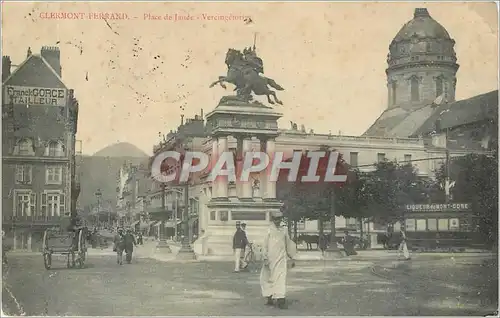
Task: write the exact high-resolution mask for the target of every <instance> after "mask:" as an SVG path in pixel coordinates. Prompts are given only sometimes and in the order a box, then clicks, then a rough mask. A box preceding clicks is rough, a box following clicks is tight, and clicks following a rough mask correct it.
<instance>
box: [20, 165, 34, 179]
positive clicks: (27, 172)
mask: <svg viewBox="0 0 500 318" xmlns="http://www.w3.org/2000/svg"><path fill="white" fill-rule="evenodd" d="M31 176H32V167H31V166H29V165H16V184H31Z"/></svg>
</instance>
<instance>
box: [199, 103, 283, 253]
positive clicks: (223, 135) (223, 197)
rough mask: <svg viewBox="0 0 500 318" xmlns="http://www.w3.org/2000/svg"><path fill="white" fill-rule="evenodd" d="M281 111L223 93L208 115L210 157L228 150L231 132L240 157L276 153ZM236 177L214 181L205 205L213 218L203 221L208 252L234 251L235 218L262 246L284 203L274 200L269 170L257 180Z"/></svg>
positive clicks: (258, 175)
mask: <svg viewBox="0 0 500 318" xmlns="http://www.w3.org/2000/svg"><path fill="white" fill-rule="evenodd" d="M281 116H282V114H281V113H278V112H276V111H274V109H273V108H272V107H269V106H265V105H263V104H262V103H259V102H256V101H255V102H243V101H238V100H235V99H234V97H231V96H229V97H225V98H223V99H222V100H221V102H220V103H219V105H218V106H217V107H216V108H215V109H214V110H213V111H212V112H210V113H208V114H207V128H208V129H210V132H211V135H212V140H213V143H212V156H213V157H212V158H216V156H217V155H220V154H221V153H224V152H227V151H229V149H228V137H232V138H234V139H236V153H235V155H236V158H244V156H245V153H247V152H252V151H254V152H267V153H272V154H274V151H275V142H274V138H276V136H278V123H277V121H278V119H279V118H280V117H281ZM254 137H255V138H254ZM255 139H258V141H257V140H255ZM270 156H271V155H270ZM240 163H242V162H240ZM235 164H236V163H235ZM236 177H237V180H236V182H235V184H229V182H228V180H227V178H220V179H217V180H216V181H215V182H214V183H213V184H212V189H213V196H212V198H210V201H209V202H208V203H207V205H206V208H207V209H206V212H207V213H208V215H209V218H208V221H207V224H206V226H205V230H206V233H207V241H206V244H207V246H208V254H209V255H217V256H228V255H232V254H233V236H234V233H235V231H236V222H237V221H245V223H246V224H247V227H246V232H247V238H248V240H249V241H250V242H254V243H256V244H260V245H262V243H263V242H264V237H265V234H266V233H267V231H268V227H269V224H270V219H269V215H270V213H271V212H273V211H278V210H279V209H280V207H281V203H280V202H279V201H277V200H276V185H275V183H274V182H271V181H270V180H268V176H267V173H266V171H263V172H261V173H255V176H253V177H252V178H254V177H255V178H256V180H258V182H254V183H252V181H251V179H250V180H246V181H241V180H239V179H240V176H239V175H237V176H236ZM254 180H255V179H254ZM257 185H258V186H257ZM257 188H258V191H257Z"/></svg>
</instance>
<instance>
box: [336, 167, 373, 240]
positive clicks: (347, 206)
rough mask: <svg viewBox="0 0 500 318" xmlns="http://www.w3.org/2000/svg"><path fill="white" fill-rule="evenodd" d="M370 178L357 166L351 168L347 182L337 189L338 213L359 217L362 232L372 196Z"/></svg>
mask: <svg viewBox="0 0 500 318" xmlns="http://www.w3.org/2000/svg"><path fill="white" fill-rule="evenodd" d="M368 180H369V179H368V178H367V176H366V175H365V174H364V173H361V172H360V171H359V170H358V169H357V168H351V169H350V170H349V177H348V181H347V183H346V184H345V185H343V186H342V187H339V188H337V189H335V192H336V200H335V204H336V211H337V213H336V215H342V216H344V217H345V218H356V219H358V220H359V221H360V223H361V233H362V232H363V223H362V220H363V219H364V218H366V217H368V216H369V215H367V213H368V211H369V208H370V203H371V201H370V200H371V198H372V195H371V193H370V190H371V188H370V187H369V186H368V183H367V181H368Z"/></svg>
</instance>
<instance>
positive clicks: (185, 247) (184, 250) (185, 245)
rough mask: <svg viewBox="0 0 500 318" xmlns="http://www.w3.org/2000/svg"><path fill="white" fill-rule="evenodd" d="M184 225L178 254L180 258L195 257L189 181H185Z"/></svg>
mask: <svg viewBox="0 0 500 318" xmlns="http://www.w3.org/2000/svg"><path fill="white" fill-rule="evenodd" d="M182 225H183V230H182V231H183V232H184V236H183V238H182V245H181V249H180V250H179V253H178V254H177V258H178V259H185V260H186V259H194V258H196V255H195V254H194V251H193V249H192V248H191V244H189V182H188V181H186V182H185V183H184V213H183V214H182Z"/></svg>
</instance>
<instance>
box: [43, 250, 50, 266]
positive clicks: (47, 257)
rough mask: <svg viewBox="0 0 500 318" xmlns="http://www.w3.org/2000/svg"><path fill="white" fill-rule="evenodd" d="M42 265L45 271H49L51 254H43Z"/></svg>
mask: <svg viewBox="0 0 500 318" xmlns="http://www.w3.org/2000/svg"><path fill="white" fill-rule="evenodd" d="M43 264H44V265H45V269H47V270H49V269H50V268H51V266H52V254H50V253H44V254H43Z"/></svg>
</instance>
